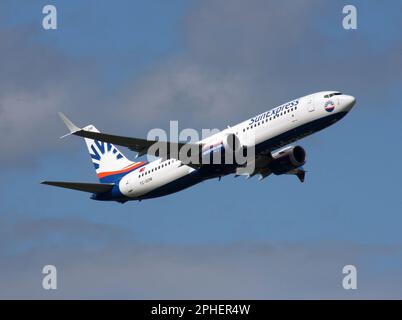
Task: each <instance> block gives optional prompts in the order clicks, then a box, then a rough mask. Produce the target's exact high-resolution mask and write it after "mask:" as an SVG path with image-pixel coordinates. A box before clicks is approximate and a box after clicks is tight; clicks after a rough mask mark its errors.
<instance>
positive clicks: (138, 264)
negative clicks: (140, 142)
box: [0, 0, 402, 298]
mask: <svg viewBox="0 0 402 320" xmlns="http://www.w3.org/2000/svg"><path fill="white" fill-rule="evenodd" d="M48 3H50V2H48V1H32V2H29V3H25V2H22V1H20V2H11V1H5V2H2V4H1V5H0V9H1V10H0V12H1V13H0V18H1V19H0V21H1V22H0V40H1V41H0V42H1V44H0V49H1V51H0V52H2V53H1V58H2V59H1V62H0V67H1V68H2V70H3V72H2V73H3V75H2V76H0V133H1V136H2V138H1V140H0V141H1V145H0V147H1V148H2V150H4V152H2V155H1V157H0V161H1V163H2V168H3V170H2V176H3V178H4V179H5V181H6V183H4V184H3V186H2V187H1V194H2V196H1V203H2V205H1V210H0V214H1V216H0V219H1V221H2V222H1V223H0V225H1V231H0V236H1V237H2V240H1V243H2V244H1V247H0V254H1V256H2V258H1V260H2V261H3V263H2V264H3V266H1V265H0V268H1V269H0V270H2V274H6V275H7V277H5V276H4V275H3V276H0V281H1V282H3V285H1V286H0V288H2V289H0V296H1V297H3V298H7V297H25V298H26V297H28V298H30V297H40V298H60V297H65V298H88V297H89V298H92V297H94V298H192V297H195V298H199V297H201V298H210V297H211V298H356V297H360V298H373V297H380V298H382V297H391V298H400V297H401V294H402V287H401V286H400V285H398V283H401V280H402V274H401V271H400V270H401V268H400V267H401V265H402V256H401V252H402V251H401V250H402V235H401V232H400V225H401V223H402V217H401V211H402V210H401V209H402V198H401V197H400V194H401V191H402V188H401V186H400V179H399V177H400V176H401V174H400V164H399V162H400V161H399V159H400V158H401V156H402V151H401V148H399V145H400V139H401V129H400V119H401V116H402V111H401V108H400V107H399V106H400V99H399V93H400V88H401V85H402V76H401V75H402V61H401V52H402V33H401V30H402V29H401V26H402V21H401V19H400V14H401V9H402V7H401V4H400V3H399V2H398V1H387V2H386V3H382V4H379V3H378V2H376V1H349V2H348V3H347V4H349V3H352V4H355V5H356V7H357V10H358V29H357V30H354V31H345V30H344V29H343V28H342V25H341V21H342V17H343V16H342V7H343V5H345V4H346V3H345V2H344V1H331V2H330V1H306V2H304V3H297V4H295V3H294V2H292V1H285V2H282V1H281V2H279V1H277V2H276V1H275V2H269V1H241V0H238V1H237V0H236V1H232V2H231V3H230V4H229V3H228V2H226V1H169V2H166V1H152V2H150V1H115V2H111V1H85V2H82V1H51V3H52V4H54V5H56V7H57V9H58V20H59V26H58V30H56V31H44V30H43V29H41V18H42V14H41V10H42V7H43V5H44V4H48ZM326 89H336V90H341V91H344V92H345V93H348V94H352V95H353V96H355V97H356V98H357V104H356V106H355V108H354V109H353V110H352V112H351V113H350V114H349V115H348V116H347V117H346V118H344V119H343V120H342V121H341V122H339V123H337V124H336V125H334V126H333V127H330V128H328V129H327V130H325V131H322V132H320V133H317V134H315V135H313V136H311V137H308V138H306V139H304V140H302V141H299V144H300V145H302V146H303V147H304V148H305V149H306V150H307V154H308V162H307V164H306V169H307V170H308V173H307V178H306V182H305V183H304V184H300V183H299V182H298V180H297V179H296V178H295V177H292V176H278V177H276V176H274V177H270V178H268V179H266V180H264V181H263V182H259V181H258V180H257V179H250V180H244V179H243V178H236V179H235V178H234V177H233V176H228V177H225V178H223V179H222V181H220V182H218V181H217V180H213V181H208V182H204V183H202V184H200V185H197V186H195V187H193V188H190V189H187V190H185V191H183V192H180V193H177V194H174V195H171V196H168V197H164V198H159V199H154V200H150V201H142V202H140V203H138V202H131V203H130V202H129V203H126V204H124V205H121V204H115V203H103V202H95V201H92V200H90V199H89V198H88V196H87V195H86V194H83V193H78V192H73V191H68V190H61V189H57V188H50V187H46V186H42V185H39V182H40V181H41V180H44V179H48V180H70V181H93V182H95V181H96V177H95V174H94V170H93V167H92V165H91V163H90V159H89V156H88V154H87V152H86V148H85V146H84V143H83V141H81V140H80V139H79V138H76V137H70V138H67V139H63V140H60V139H59V136H61V135H63V134H65V132H66V129H65V127H64V125H63V124H62V123H61V122H60V121H59V119H58V117H57V111H63V112H65V113H66V114H67V115H69V116H70V117H71V118H72V119H73V120H74V121H75V122H77V124H79V125H86V124H88V123H94V124H96V126H97V127H98V128H99V129H100V130H103V131H106V132H111V133H116V134H125V135H131V136H138V137H145V136H146V134H147V132H148V130H149V129H152V128H155V127H161V128H168V127H169V121H170V120H179V126H180V128H182V129H183V128H186V127H194V128H196V129H201V128H214V127H218V128H224V127H226V125H228V124H229V125H230V124H235V123H237V122H239V121H241V120H244V119H245V118H248V117H250V116H252V115H254V114H258V113H261V112H263V111H265V110H267V109H270V108H272V107H274V106H276V105H279V104H282V103H284V102H286V101H289V100H291V99H294V98H296V97H299V96H302V95H305V94H309V93H312V92H315V91H320V90H326ZM122 151H123V153H124V154H125V155H126V156H127V157H129V158H130V157H132V158H133V157H134V155H133V154H132V153H131V152H130V151H128V150H124V149H122ZM45 264H55V265H56V266H57V267H58V269H59V274H60V277H61V279H62V280H61V281H60V283H61V284H60V288H59V290H57V292H43V290H42V289H41V288H40V283H41V274H40V270H41V268H42V266H43V265H45ZM346 264H354V265H356V266H357V268H358V274H359V289H358V290H357V291H354V292H350V291H345V290H343V289H342V288H341V287H340V285H341V279H342V273H341V272H342V267H343V266H344V265H346ZM312 270H315V271H314V272H313V271H312ZM116 271H118V272H117V273H118V274H119V275H118V276H116ZM78 279H81V280H80V281H79V280H78ZM82 279H86V280H82ZM6 288H7V289H6Z"/></svg>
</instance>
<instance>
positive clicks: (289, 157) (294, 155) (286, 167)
mask: <svg viewBox="0 0 402 320" xmlns="http://www.w3.org/2000/svg"><path fill="white" fill-rule="evenodd" d="M272 158H273V160H272V161H271V163H270V164H269V169H270V170H271V171H272V172H273V173H274V174H276V175H279V174H285V173H287V172H289V171H291V170H293V169H297V168H299V167H301V166H302V165H304V164H305V163H306V151H305V150H304V149H303V148H302V147H300V146H291V147H286V148H285V149H282V150H279V151H277V152H275V153H273V154H272Z"/></svg>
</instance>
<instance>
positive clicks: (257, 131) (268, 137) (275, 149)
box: [41, 91, 356, 203]
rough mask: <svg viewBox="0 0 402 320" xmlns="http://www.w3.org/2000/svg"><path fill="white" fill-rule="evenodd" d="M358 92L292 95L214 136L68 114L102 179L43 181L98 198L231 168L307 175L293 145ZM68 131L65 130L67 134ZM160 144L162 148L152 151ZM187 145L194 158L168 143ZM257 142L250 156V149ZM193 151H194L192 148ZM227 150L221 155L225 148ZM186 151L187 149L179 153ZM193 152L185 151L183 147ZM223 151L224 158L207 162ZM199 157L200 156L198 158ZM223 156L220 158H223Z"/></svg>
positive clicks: (179, 183)
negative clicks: (192, 136) (139, 128)
mask: <svg viewBox="0 0 402 320" xmlns="http://www.w3.org/2000/svg"><path fill="white" fill-rule="evenodd" d="M355 102H356V99H355V98H354V97H353V96H350V95H346V94H343V93H341V92H339V91H322V92H317V93H313V94H310V95H307V96H303V97H301V98H298V99H295V100H292V101H289V102H287V103H285V104H283V105H280V106H278V107H276V108H273V109H271V110H269V111H265V112H263V113H261V114H259V115H257V116H254V117H252V118H250V119H248V120H246V121H243V122H241V123H239V124H237V125H235V126H231V127H230V126H228V127H227V128H226V129H224V130H222V131H220V132H218V133H216V134H214V135H211V136H209V137H207V138H205V139H202V140H200V141H198V142H197V143H187V142H173V141H170V142H169V141H157V140H146V139H140V138H131V137H123V136H117V135H111V134H105V133H101V132H99V131H98V130H97V129H96V128H95V127H94V126H93V125H88V126H86V127H84V128H79V127H77V126H76V125H75V124H74V123H72V122H71V121H70V120H69V119H68V118H67V117H66V116H65V115H64V114H62V113H59V115H60V117H61V118H62V120H63V121H64V123H65V124H66V126H67V128H68V129H69V133H68V134H67V135H65V136H68V135H76V136H80V137H83V138H84V140H85V142H86V146H87V148H88V151H89V153H90V156H91V159H92V162H93V165H94V167H95V171H96V175H97V177H98V179H99V183H83V182H64V181H43V182H41V183H42V184H46V185H50V186H56V187H62V188H67V189H73V190H78V191H84V192H89V193H91V194H92V195H91V199H94V200H100V201H117V202H120V203H125V202H127V201H129V200H139V201H141V200H144V199H151V198H156V197H161V196H165V195H168V194H172V193H175V192H178V191H181V190H183V189H186V188H188V187H191V186H194V185H196V184H198V183H200V182H202V181H205V180H208V179H212V178H219V179H220V178H221V177H223V176H226V175H229V174H235V176H245V177H246V178H250V177H253V176H254V175H259V177H260V179H261V180H262V179H264V178H266V177H267V176H269V175H271V174H274V175H283V174H290V175H295V176H296V177H297V178H298V179H299V180H300V181H301V182H304V179H305V173H306V171H305V170H304V168H303V165H304V164H305V163H306V151H305V150H304V148H303V147H301V146H299V145H295V146H293V145H290V146H288V145H289V144H291V143H293V142H295V141H297V140H300V139H302V138H304V137H306V136H308V135H311V134H313V133H315V132H317V131H320V130H322V129H324V128H327V127H329V126H330V125H332V124H334V123H335V122H337V121H339V120H340V119H342V118H343V117H344V116H345V115H346V114H347V113H348V112H349V111H350V110H351V109H352V107H353V106H354V105H355ZM63 137H64V136H63ZM156 144H158V145H159V146H160V147H161V149H163V148H165V149H164V150H165V152H164V153H163V154H158V152H154V151H152V152H151V151H150V150H151V149H152V148H153V147H155V145H156ZM116 145H119V146H124V147H127V148H129V149H130V150H132V151H134V152H136V153H137V157H138V156H143V155H145V154H153V155H156V156H159V158H157V159H156V160H154V161H150V162H147V161H139V162H135V161H131V160H129V159H128V158H126V157H125V156H124V155H123V153H121V152H120V151H119V150H118V149H117V147H116ZM186 147H187V148H188V147H190V148H189V150H191V151H190V155H193V156H194V157H193V158H191V159H193V160H191V161H190V160H188V158H185V157H184V156H183V155H179V154H178V153H177V152H176V153H174V152H173V151H171V150H178V151H179V152H180V150H184V148H186ZM248 148H252V149H253V152H252V153H251V154H252V156H248V152H247V151H246V152H245V150H248ZM194 150H195V151H194ZM223 151H224V152H225V153H224V154H223V153H222V152H223ZM228 153H229V154H230V153H233V154H235V153H236V154H242V155H244V157H245V159H246V160H245V161H243V162H241V163H240V162H239V161H236V160H235V161H231V162H230V161H228V162H227V163H226V162H225V161H224V160H225V155H227V154H228ZM180 154H182V153H180ZM184 154H185V155H188V153H184ZM216 154H218V158H220V159H221V160H222V159H223V161H221V162H220V163H215V162H212V163H211V162H210V161H205V159H206V158H207V159H209V160H210V159H211V156H215V155H216ZM194 159H198V160H200V161H198V162H197V161H195V160H194ZM222 162H223V163H222Z"/></svg>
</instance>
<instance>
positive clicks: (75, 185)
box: [41, 181, 114, 193]
mask: <svg viewBox="0 0 402 320" xmlns="http://www.w3.org/2000/svg"><path fill="white" fill-rule="evenodd" d="M41 184H47V185H49V186H54V187H61V188H67V189H72V190H78V191H83V192H90V193H104V192H108V191H110V190H112V188H113V186H114V183H86V182H66V181H42V182H41Z"/></svg>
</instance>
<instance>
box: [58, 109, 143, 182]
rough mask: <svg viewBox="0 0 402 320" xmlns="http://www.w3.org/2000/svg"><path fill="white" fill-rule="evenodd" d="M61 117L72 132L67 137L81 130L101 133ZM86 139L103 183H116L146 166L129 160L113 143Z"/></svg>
mask: <svg viewBox="0 0 402 320" xmlns="http://www.w3.org/2000/svg"><path fill="white" fill-rule="evenodd" d="M59 115H60V118H61V119H62V120H63V122H64V123H65V124H66V126H67V128H68V129H69V131H70V133H68V134H66V135H65V136H68V135H70V134H74V133H76V132H77V131H81V130H84V131H92V132H99V131H98V129H96V128H95V127H94V126H93V125H89V126H86V127H85V128H82V129H81V128H79V127H77V126H76V125H75V124H74V123H72V122H71V121H70V120H69V119H68V118H67V117H66V116H65V115H64V114H63V113H61V112H59ZM65 136H63V137H65ZM63 137H62V138H63ZM84 139H85V143H86V145H87V148H88V151H89V155H90V156H91V159H92V163H93V164H94V167H95V171H96V175H97V176H98V178H99V180H100V182H102V183H113V182H116V181H117V180H119V179H120V178H121V177H122V176H123V175H125V174H127V173H128V172H130V171H133V170H134V169H136V168H138V167H141V166H143V165H144V164H145V162H133V161H130V160H128V159H127V158H126V157H125V156H124V155H123V154H122V153H121V152H120V151H119V150H118V149H117V148H116V147H115V146H114V145H113V144H111V143H107V142H102V141H97V140H93V139H89V138H84Z"/></svg>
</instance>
